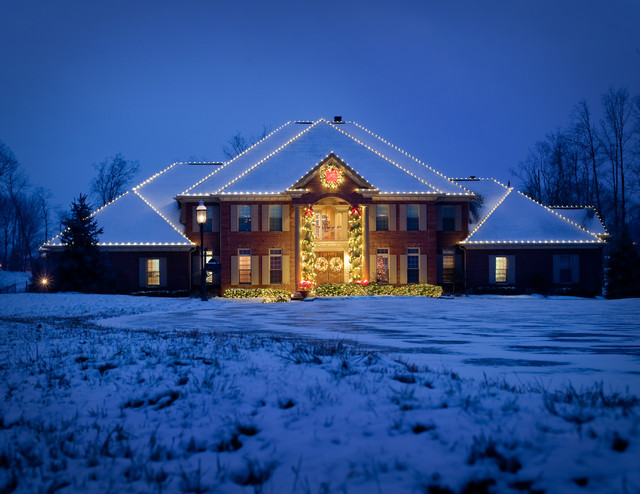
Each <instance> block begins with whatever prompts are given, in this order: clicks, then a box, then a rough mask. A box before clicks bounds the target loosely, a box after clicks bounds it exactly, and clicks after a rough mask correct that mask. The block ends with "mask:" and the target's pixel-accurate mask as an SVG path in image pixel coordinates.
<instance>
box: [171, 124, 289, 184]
mask: <svg viewBox="0 0 640 494" xmlns="http://www.w3.org/2000/svg"><path fill="white" fill-rule="evenodd" d="M289 124H291V121H288V122H286V123H284V124H283V125H281V126H280V127H278V128H277V129H276V130H274V131H273V132H271V133H269V134H267V135H266V136H264V137H263V138H262V139H260V140H259V141H258V142H256V143H255V144H254V145H253V146H250V147H248V148H247V149H245V150H244V151H242V152H241V153H240V154H239V155H237V156H235V157H234V158H232V159H230V160H229V161H227V162H226V163H225V164H223V165H222V166H220V167H218V168H216V169H215V170H214V171H213V172H211V173H210V174H209V175H207V176H206V177H204V178H203V179H201V180H199V181H198V182H196V183H195V184H193V185H192V186H191V187H189V188H188V189H186V190H185V191H184V192H182V193H181V194H178V195H181V196H182V195H187V193H188V192H189V191H190V190H192V189H194V188H196V187H197V186H198V185H200V184H201V183H203V182H205V181H206V180H209V179H210V178H211V177H212V176H214V175H215V174H216V173H218V172H219V171H220V170H223V169H224V168H226V167H227V166H228V165H230V164H231V163H233V162H235V161H236V160H237V159H238V158H240V157H241V156H244V155H245V154H247V153H248V152H249V151H251V150H252V149H253V148H255V147H256V146H257V145H258V144H260V143H261V142H264V141H265V140H267V139H268V138H269V137H271V136H272V135H273V134H275V133H276V132H278V131H280V130H281V129H283V128H284V127H286V126H287V125H289ZM189 195H193V196H203V195H209V194H202V193H199V194H189Z"/></svg>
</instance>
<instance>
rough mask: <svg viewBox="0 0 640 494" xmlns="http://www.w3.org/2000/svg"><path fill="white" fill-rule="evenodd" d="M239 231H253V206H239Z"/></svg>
mask: <svg viewBox="0 0 640 494" xmlns="http://www.w3.org/2000/svg"><path fill="white" fill-rule="evenodd" d="M238 231H239V232H250V231H251V206H238Z"/></svg>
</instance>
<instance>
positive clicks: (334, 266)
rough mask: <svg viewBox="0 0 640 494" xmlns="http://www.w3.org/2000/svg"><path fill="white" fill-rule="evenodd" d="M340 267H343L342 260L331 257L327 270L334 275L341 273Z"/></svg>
mask: <svg viewBox="0 0 640 494" xmlns="http://www.w3.org/2000/svg"><path fill="white" fill-rule="evenodd" d="M342 267H343V263H342V259H340V258H339V257H332V258H331V260H330V261H329V268H330V269H331V271H333V272H334V273H339V272H340V271H342Z"/></svg>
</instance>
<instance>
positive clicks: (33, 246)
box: [0, 141, 139, 271]
mask: <svg viewBox="0 0 640 494" xmlns="http://www.w3.org/2000/svg"><path fill="white" fill-rule="evenodd" d="M93 167H94V168H95V170H96V176H95V178H94V179H93V180H92V182H91V185H90V190H91V194H92V197H93V198H94V199H95V201H96V202H95V204H96V205H98V206H102V205H104V204H107V203H109V202H111V201H112V200H113V199H115V198H116V197H117V196H119V195H120V194H122V193H123V192H124V191H125V190H126V189H127V187H128V185H129V184H130V183H131V181H132V180H133V178H134V177H135V175H136V174H137V173H138V171H139V163H138V162H137V161H132V160H127V159H125V158H124V156H123V155H122V154H121V153H118V154H115V155H113V156H109V157H107V158H105V159H104V160H103V161H101V162H100V163H96V164H94V165H93ZM51 198H52V194H51V191H50V190H48V189H45V188H43V187H37V186H35V185H34V184H32V183H31V180H30V178H29V175H28V174H27V172H26V171H25V170H24V169H23V167H22V165H21V164H20V162H19V161H18V159H17V158H16V156H15V155H14V153H13V151H12V150H11V149H10V148H9V146H7V145H6V144H5V143H4V142H2V141H0V264H1V266H0V269H4V270H10V271H27V270H29V269H30V268H32V267H33V266H34V264H35V261H36V259H37V258H38V248H39V247H40V246H41V245H42V244H44V243H45V242H47V241H49V240H50V239H51V237H52V236H53V235H57V234H58V232H60V231H62V230H63V229H64V227H65V223H66V222H67V221H68V220H69V213H67V212H64V211H60V210H59V209H58V208H57V207H55V206H54V205H53V204H52V202H51ZM72 210H73V208H72ZM89 210H91V208H90V209H89Z"/></svg>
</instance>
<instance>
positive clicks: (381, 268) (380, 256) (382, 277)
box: [376, 249, 389, 284]
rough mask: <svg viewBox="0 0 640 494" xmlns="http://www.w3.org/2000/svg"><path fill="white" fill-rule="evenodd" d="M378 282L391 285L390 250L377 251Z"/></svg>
mask: <svg viewBox="0 0 640 494" xmlns="http://www.w3.org/2000/svg"><path fill="white" fill-rule="evenodd" d="M376 281H377V282H378V283H383V284H386V283H389V249H377V250H376Z"/></svg>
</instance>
